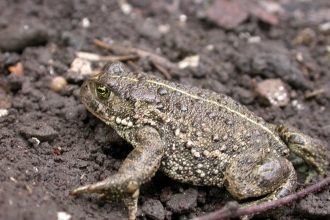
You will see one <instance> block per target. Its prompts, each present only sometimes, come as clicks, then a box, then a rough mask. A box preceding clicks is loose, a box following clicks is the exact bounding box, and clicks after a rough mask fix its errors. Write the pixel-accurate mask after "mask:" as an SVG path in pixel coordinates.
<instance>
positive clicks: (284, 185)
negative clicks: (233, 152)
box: [225, 149, 297, 219]
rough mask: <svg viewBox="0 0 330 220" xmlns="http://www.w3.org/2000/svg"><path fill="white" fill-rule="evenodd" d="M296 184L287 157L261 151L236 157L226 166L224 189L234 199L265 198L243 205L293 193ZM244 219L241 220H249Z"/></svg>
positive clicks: (295, 177) (272, 199)
mask: <svg viewBox="0 0 330 220" xmlns="http://www.w3.org/2000/svg"><path fill="white" fill-rule="evenodd" d="M296 185H297V175H296V172H295V170H294V168H293V166H292V164H291V163H290V161H288V160H287V159H286V158H283V157H278V156H275V155H272V154H268V155H267V154H265V151H264V150H262V149H261V150H260V151H258V152H252V153H251V154H249V155H243V154H242V155H239V156H238V157H236V158H235V159H234V160H233V161H232V162H231V163H230V164H229V166H228V167H227V169H226V173H225V186H226V188H227V190H228V191H229V192H230V193H231V194H232V195H233V196H234V197H235V198H237V199H239V200H241V199H246V198H253V197H261V196H265V197H263V198H262V199H259V200H256V201H253V202H250V203H246V204H243V206H253V205H257V204H261V203H264V202H269V201H274V200H277V199H279V198H282V197H284V196H287V195H289V194H291V193H293V192H294V190H295V189H296ZM250 218H252V215H251V216H244V217H243V218H242V219H250Z"/></svg>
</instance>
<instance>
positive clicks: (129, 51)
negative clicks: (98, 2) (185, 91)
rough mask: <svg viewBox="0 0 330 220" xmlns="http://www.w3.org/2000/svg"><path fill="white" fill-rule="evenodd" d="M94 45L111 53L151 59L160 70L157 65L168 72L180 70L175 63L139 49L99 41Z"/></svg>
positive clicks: (95, 41) (96, 40)
mask: <svg viewBox="0 0 330 220" xmlns="http://www.w3.org/2000/svg"><path fill="white" fill-rule="evenodd" d="M94 44H95V45H97V46H99V47H102V48H105V49H107V50H111V51H114V52H116V53H119V54H123V55H129V54H136V55H138V56H139V57H141V58H142V57H149V58H150V59H151V61H152V63H153V64H154V65H155V67H156V68H158V67H157V65H160V66H162V67H164V68H165V69H168V70H171V69H178V66H177V65H176V64H175V63H172V62H171V61H169V60H168V59H166V58H164V57H161V56H158V55H156V54H153V53H150V52H147V51H144V50H141V49H138V48H134V47H122V46H119V45H110V44H107V43H105V42H102V41H100V40H98V39H95V40H94ZM159 71H160V72H162V73H164V72H163V71H162V70H159ZM165 76H166V75H165ZM166 77H168V76H166Z"/></svg>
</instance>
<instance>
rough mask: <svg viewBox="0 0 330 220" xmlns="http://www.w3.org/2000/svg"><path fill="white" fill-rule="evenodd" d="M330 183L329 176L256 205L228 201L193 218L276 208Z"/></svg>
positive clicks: (210, 219) (211, 219)
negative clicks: (211, 211) (216, 208)
mask: <svg viewBox="0 0 330 220" xmlns="http://www.w3.org/2000/svg"><path fill="white" fill-rule="evenodd" d="M329 183H330V177H327V178H325V179H323V180H321V181H320V182H318V183H316V184H314V185H312V186H310V187H307V188H306V189H303V190H300V191H299V192H297V193H295V194H291V195H288V196H286V197H283V198H280V199H278V200H274V201H271V202H267V203H263V204H259V205H255V206H247V207H239V204H238V203H237V202H228V203H227V204H226V205H225V206H224V207H223V208H222V209H221V210H219V211H215V212H213V213H210V214H208V215H204V216H201V217H197V218H194V219H193V220H218V219H225V218H234V217H238V216H242V215H249V214H253V213H257V212H264V211H266V210H269V209H272V208H276V207H278V206H280V205H284V204H286V203H289V202H292V201H294V200H297V199H299V198H302V197H304V196H306V195H308V194H310V193H313V192H315V191H316V190H319V189H321V188H322V187H324V186H326V185H328V184H329Z"/></svg>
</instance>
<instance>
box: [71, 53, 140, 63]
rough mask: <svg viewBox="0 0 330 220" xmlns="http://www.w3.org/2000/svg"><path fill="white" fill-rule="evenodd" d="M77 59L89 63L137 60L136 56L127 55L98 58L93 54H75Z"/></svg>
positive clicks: (98, 56)
mask: <svg viewBox="0 0 330 220" xmlns="http://www.w3.org/2000/svg"><path fill="white" fill-rule="evenodd" d="M76 55H77V57H79V58H83V59H87V60H89V61H112V62H114V61H124V60H133V59H137V58H139V57H138V56H137V55H134V54H128V55H124V56H100V55H98V54H95V53H87V52H76Z"/></svg>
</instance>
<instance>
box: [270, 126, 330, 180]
mask: <svg viewBox="0 0 330 220" xmlns="http://www.w3.org/2000/svg"><path fill="white" fill-rule="evenodd" d="M276 131H277V132H278V134H279V136H280V137H281V139H282V140H283V142H284V143H285V144H286V145H287V146H288V147H289V148H290V150H291V151H292V152H293V153H294V154H296V155H297V156H299V157H301V158H302V159H303V160H304V161H305V162H306V163H307V164H308V165H309V166H311V167H312V168H313V169H314V170H316V171H317V172H318V173H319V174H320V175H322V176H325V171H326V169H327V167H328V165H329V161H330V153H329V150H328V149H327V148H326V147H325V145H324V144H322V142H321V141H320V140H317V139H314V138H312V137H310V136H308V135H305V134H302V133H301V132H300V131H299V130H298V129H296V128H294V127H292V126H289V125H279V126H277V128H276ZM313 173H315V172H312V171H310V172H309V176H308V177H307V179H306V182H309V181H310V180H311V179H312V177H313V176H312V175H313ZM314 176H315V175H314Z"/></svg>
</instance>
